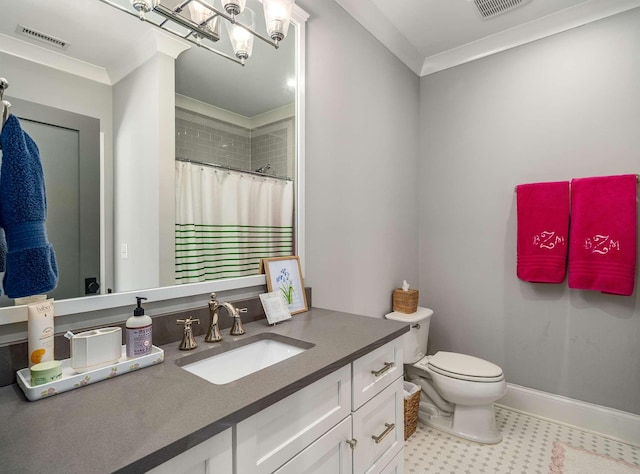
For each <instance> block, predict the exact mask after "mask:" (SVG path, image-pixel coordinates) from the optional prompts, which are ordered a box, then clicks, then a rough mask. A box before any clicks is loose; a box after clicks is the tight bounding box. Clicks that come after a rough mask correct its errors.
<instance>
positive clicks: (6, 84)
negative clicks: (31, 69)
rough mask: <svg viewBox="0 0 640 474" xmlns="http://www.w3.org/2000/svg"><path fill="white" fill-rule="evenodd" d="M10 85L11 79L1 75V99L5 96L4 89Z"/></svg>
mask: <svg viewBox="0 0 640 474" xmlns="http://www.w3.org/2000/svg"><path fill="white" fill-rule="evenodd" d="M8 87H9V81H7V80H6V79H5V78H4V77H0V100H2V99H3V98H4V91H5V90H6V89H7V88H8Z"/></svg>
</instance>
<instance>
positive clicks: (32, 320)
mask: <svg viewBox="0 0 640 474" xmlns="http://www.w3.org/2000/svg"><path fill="white" fill-rule="evenodd" d="M27 313H28V320H27V331H28V333H29V334H28V336H29V343H28V346H29V367H31V366H32V365H34V364H39V363H41V362H49V361H52V360H53V336H54V333H53V299H49V300H46V301H40V302H37V303H31V304H29V305H27Z"/></svg>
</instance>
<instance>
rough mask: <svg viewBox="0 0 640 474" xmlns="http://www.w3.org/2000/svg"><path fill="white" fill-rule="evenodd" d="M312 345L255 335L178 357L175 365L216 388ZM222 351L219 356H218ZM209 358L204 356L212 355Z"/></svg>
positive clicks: (294, 340) (277, 336)
mask: <svg viewBox="0 0 640 474" xmlns="http://www.w3.org/2000/svg"><path fill="white" fill-rule="evenodd" d="M310 347H313V344H310V343H308V342H304V341H298V340H297V339H291V338H288V337H285V336H280V335H278V334H269V333H267V334H259V335H257V336H254V337H252V338H249V339H246V340H244V341H238V342H237V344H233V345H232V346H230V347H228V348H227V349H222V348H216V349H211V350H210V351H206V352H201V353H198V354H193V355H190V356H186V357H182V358H181V359H179V360H178V361H177V363H178V365H179V366H180V367H181V368H183V369H184V370H186V371H187V372H191V373H192V374H194V375H197V376H198V377H201V378H203V379H205V380H208V381H209V382H211V383H213V384H216V385H224V384H226V383H229V382H233V381H234V380H238V379H240V378H242V377H245V376H247V375H249V374H252V373H254V372H257V371H259V370H262V369H264V368H266V367H270V366H272V365H274V364H277V363H278V362H282V361H283V360H286V359H289V358H290V357H293V356H295V355H297V354H300V353H301V352H304V351H306V350H307V349H309V348H310ZM221 350H223V352H220V351H221ZM212 352H213V354H212V355H207V354H208V353H209V354H210V353H212Z"/></svg>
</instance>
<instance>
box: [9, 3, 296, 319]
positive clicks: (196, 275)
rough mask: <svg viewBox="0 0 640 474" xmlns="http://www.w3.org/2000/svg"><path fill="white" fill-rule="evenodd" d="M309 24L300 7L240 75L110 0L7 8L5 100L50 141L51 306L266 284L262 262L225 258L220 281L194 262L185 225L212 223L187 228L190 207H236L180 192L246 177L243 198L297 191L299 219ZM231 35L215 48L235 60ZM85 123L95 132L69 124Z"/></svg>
mask: <svg viewBox="0 0 640 474" xmlns="http://www.w3.org/2000/svg"><path fill="white" fill-rule="evenodd" d="M116 3H119V4H121V5H123V6H124V7H127V8H129V4H130V2H129V1H128V0H118V1H117V2H116ZM174 3H177V2H174ZM211 3H213V2H211ZM169 4H170V2H169ZM215 6H216V7H219V4H217V3H216V4H215ZM247 6H248V7H249V8H251V9H252V10H253V11H254V12H255V21H256V24H255V29H256V31H259V32H261V33H264V31H265V28H264V18H263V14H262V5H261V3H260V1H259V0H248V1H247ZM151 15H153V12H152V13H151ZM303 22H304V13H303V12H301V10H299V9H298V8H297V7H296V8H295V10H294V17H293V20H292V25H291V27H290V29H289V33H288V35H287V37H286V38H285V39H284V40H283V41H282V42H281V43H280V45H279V48H278V49H275V48H274V47H273V46H272V45H269V44H267V43H266V42H263V41H261V40H260V39H258V38H256V39H255V40H254V45H253V52H252V55H251V57H250V58H249V59H247V60H246V63H245V65H244V66H241V65H239V64H236V63H235V62H232V61H229V60H228V59H226V58H224V57H221V56H218V55H216V54H214V53H213V52H211V51H209V50H207V49H205V48H198V47H197V46H195V45H194V44H192V43H189V42H187V41H184V40H180V39H178V38H176V37H174V36H173V35H170V34H168V33H166V32H163V31H160V30H159V29H158V28H157V27H155V26H153V25H151V24H150V23H148V22H142V21H139V20H138V19H137V18H135V17H134V16H131V15H128V14H126V13H124V12H122V11H119V10H117V9H116V8H113V7H112V6H110V5H107V4H105V3H103V2H101V1H100V0H59V1H56V2H51V1H49V0H24V1H20V2H11V3H9V4H7V5H5V6H4V7H3V14H2V16H1V17H0V40H1V41H0V76H1V77H5V78H6V79H7V80H8V81H9V84H10V86H9V88H8V89H7V91H6V92H5V98H6V99H8V100H9V101H12V103H13V107H12V109H11V112H12V113H13V114H14V115H15V116H17V117H18V118H20V120H21V124H22V125H23V128H24V129H25V130H26V131H27V133H29V134H30V135H31V136H32V137H34V139H35V140H36V143H38V145H39V147H40V149H41V155H42V161H43V167H44V169H45V176H46V179H47V193H48V205H49V219H48V222H47V228H48V232H49V237H50V240H51V241H52V243H53V245H54V247H55V248H56V252H57V254H58V260H59V263H60V284H59V285H58V288H57V289H56V290H54V291H52V292H50V294H49V296H52V297H55V298H56V299H57V300H70V299H74V298H84V299H85V300H86V299H87V295H94V294H95V295H104V294H107V293H111V292H113V293H122V292H129V291H133V290H142V289H152V288H169V287H174V286H176V285H181V286H182V287H183V288H187V287H188V286H189V284H191V283H194V282H198V281H203V280H210V279H229V278H233V279H235V280H241V279H242V278H243V277H246V276H248V275H253V274H255V273H257V271H256V270H254V266H255V264H254V263H253V262H252V261H250V260H252V259H251V258H250V257H253V260H255V256H256V255H254V254H252V255H246V256H244V259H243V260H242V262H241V264H237V265H236V268H233V271H228V268H227V267H228V265H227V264H225V263H224V261H225V260H228V259H225V258H222V257H219V258H217V261H218V263H216V264H214V265H217V269H215V270H214V271H208V270H207V271H206V272H203V271H201V268H202V266H203V264H202V258H201V259H200V260H198V261H197V262H196V263H192V264H190V262H192V261H193V258H194V256H193V255H192V254H189V253H188V252H186V253H185V252H184V249H187V250H189V249H191V247H190V244H191V243H192V242H193V233H191V234H189V232H191V231H193V228H189V229H186V227H185V226H186V225H187V224H192V225H194V226H196V227H197V228H199V226H203V225H208V224H211V223H210V222H207V221H206V218H205V222H200V221H197V222H195V221H194V222H191V220H193V219H191V220H188V219H187V220H186V221H184V222H183V221H182V220H180V219H182V217H180V215H181V211H184V208H185V206H186V207H187V211H186V214H188V215H189V216H191V217H192V214H193V213H194V211H193V209H192V208H193V207H194V206H195V208H197V210H198V212H201V209H200V208H201V207H203V206H204V207H207V206H208V202H210V201H213V202H219V203H224V204H220V205H221V206H222V205H224V206H225V207H224V209H228V208H229V207H230V206H231V204H233V202H232V201H234V200H237V199H236V198H234V199H229V198H225V199H223V198H221V197H219V196H217V197H212V199H211V200H209V199H205V200H204V201H205V202H204V203H203V204H195V205H194V204H193V203H191V202H190V201H189V200H188V199H187V200H185V199H184V198H181V197H180V195H179V194H180V188H179V186H178V184H179V183H178V181H179V176H181V174H180V173H183V174H184V175H185V176H186V174H187V172H188V173H190V175H189V176H191V179H192V180H196V179H200V178H199V177H196V174H194V173H198V172H199V171H197V170H195V169H196V168H197V169H198V170H205V171H206V172H207V173H209V174H211V175H212V176H213V177H214V178H215V177H217V179H218V181H221V180H223V177H224V176H228V175H232V174H235V175H237V176H239V178H238V179H239V180H244V181H241V184H240V187H242V186H244V184H242V183H245V182H249V181H258V182H261V183H267V182H269V181H271V182H275V183H289V184H288V186H289V188H290V189H291V190H292V193H293V201H292V205H291V207H292V209H296V210H297V209H299V207H300V204H299V202H298V199H299V198H300V193H299V187H300V185H301V176H300V172H301V166H300V157H301V155H302V151H303V150H302V147H301V146H300V145H301V143H303V139H302V137H301V133H300V130H301V124H302V123H303V116H301V110H303V109H302V107H301V105H302V104H301V100H300V98H301V94H302V91H301V90H300V87H297V86H298V84H301V82H302V79H303V78H302V77H300V71H301V70H302V67H303V63H301V61H300V58H301V54H302V53H303V50H302V48H301V45H303V36H302V35H301V34H300V32H301V30H302V31H303V30H304V24H303ZM176 30H178V29H177V28H176ZM220 32H221V39H220V41H218V42H217V43H216V44H215V48H216V49H218V50H219V51H221V52H223V53H225V54H227V55H229V56H233V55H234V52H233V49H232V48H231V45H230V43H229V41H228V38H227V36H226V35H227V32H226V31H225V26H224V25H223V26H222V28H221V31H220ZM74 120H75V121H76V122H78V123H85V122H86V124H85V125H82V126H79V125H78V126H77V127H76V125H69V123H71V122H73V121H74ZM70 121H71V122H70ZM76 122H73V123H76ZM96 130H99V135H98V136H97V139H96ZM87 137H89V138H87ZM65 147H66V148H65ZM87 147H88V148H87ZM49 150H53V151H51V152H49ZM66 150H73V153H72V154H70V153H67V151H66ZM70 155H72V156H70ZM52 157H53V158H52ZM64 160H66V161H69V162H70V163H71V164H72V166H73V168H72V169H71V171H65V170H66V168H63V167H62V162H63V161H64ZM209 164H213V165H217V166H209ZM234 169H238V170H244V171H245V173H237V172H236V171H234ZM50 177H51V180H52V182H53V180H60V184H52V183H50ZM214 178H212V179H213V180H214V181H215V179H214ZM74 183H75V184H76V186H73V184H74ZM261 192H264V191H261ZM252 193H253V191H252ZM263 196H264V195H263ZM262 200H263V201H265V202H266V200H265V199H262ZM186 201H189V202H188V203H187V204H188V205H187V204H185V202H186ZM278 203H279V201H278ZM278 205H281V203H279V204H278ZM189 206H191V208H189ZM283 212H284V213H285V214H286V213H287V211H286V206H285V211H283ZM265 213H267V210H265V209H261V210H260V215H263V214H265ZM299 220H300V216H299V215H298V214H295V213H294V214H293V215H292V218H291V228H292V230H291V232H290V236H289V237H288V239H289V244H288V245H289V247H287V246H286V245H283V246H282V247H283V250H281V252H284V253H285V254H286V253H300V245H298V244H297V239H298V238H299V237H300V235H301V234H302V228H301V227H300V224H299ZM257 224H258V225H261V224H262V223H261V222H257ZM277 224H278V223H277V222H276V224H274V225H273V227H278V225H277ZM98 228H99V229H100V230H99V231H97V229H98ZM185 229H186V230H185ZM187 231H189V232H187ZM185 235H186V237H184V236H185ZM234 235H235V236H236V240H237V235H238V234H234ZM181 239H182V240H181ZM189 239H191V240H189ZM276 240H277V241H280V240H282V239H280V237H278V238H277V239H276ZM285 240H286V239H285ZM220 245H222V247H224V245H223V244H218V246H219V247H220ZM65 248H66V250H65ZM58 249H60V250H58ZM74 252H75V253H74ZM204 253H205V254H206V253H207V252H204ZM209 253H210V252H209ZM280 254H282V253H280ZM275 255H278V254H268V255H263V256H275ZM206 258H207V257H206V256H205V257H204V259H205V260H206ZM88 262H89V263H88ZM220 262H223V263H220ZM206 265H210V263H206ZM256 269H257V267H256ZM205 273H209V275H208V276H207V275H204V274H205ZM211 274H214V276H213V277H211ZM203 275H204V276H203ZM252 281H255V279H254V280H252ZM185 284H187V285H186V286H185ZM238 285H240V286H242V282H241V281H239V282H238ZM199 288H200V287H197V289H194V292H197V291H202V290H201V289H199ZM187 293H188V289H182V290H181V294H183V295H184V294H187ZM89 297H91V296H89ZM102 304H103V305H105V303H102ZM10 305H14V301H13V300H11V299H9V298H7V297H6V296H4V295H3V296H2V297H0V306H10ZM0 311H6V310H0ZM0 319H2V318H1V317H0Z"/></svg>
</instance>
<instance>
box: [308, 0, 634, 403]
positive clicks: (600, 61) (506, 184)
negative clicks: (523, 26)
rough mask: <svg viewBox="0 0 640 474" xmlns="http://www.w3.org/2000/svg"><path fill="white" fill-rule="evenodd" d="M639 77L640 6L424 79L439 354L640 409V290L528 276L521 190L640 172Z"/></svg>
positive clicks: (425, 269)
mask: <svg viewBox="0 0 640 474" xmlns="http://www.w3.org/2000/svg"><path fill="white" fill-rule="evenodd" d="M639 84H640V9H635V10H633V11H631V12H628V13H624V14H620V15H617V16H614V17H611V18H608V19H605V20H602V21H599V22H596V23H592V24H590V25H587V26H584V27H581V28H577V29H575V30H572V31H568V32H566V33H562V34H559V35H556V36H553V37H550V38H547V39H544V40H540V41H537V42H535V43H531V44H528V45H525V46H521V47H519V48H516V49H512V50H509V51H507V52H504V53H501V54H498V55H494V56H491V57H488V58H486V59H482V60H479V61H475V62H472V63H469V64H466V65H462V66H459V67H456V68H453V69H449V70H447V71H443V72H440V73H438V74H435V75H431V76H426V77H424V78H422V79H421V81H420V86H421V90H420V113H421V121H420V122H421V123H420V135H421V141H420V163H419V177H420V196H419V200H420V205H419V206H420V208H419V216H420V290H421V292H420V299H421V304H422V305H426V306H429V307H431V308H433V309H434V310H435V316H434V319H433V320H432V325H431V328H432V329H431V338H430V339H431V343H430V348H429V353H434V352H435V351H437V350H443V349H444V350H453V351H458V352H463V353H467V354H472V355H476V356H479V357H482V358H486V359H488V360H491V361H493V362H495V363H497V364H499V365H500V366H502V367H503V368H504V370H505V372H506V375H507V380H508V381H509V382H511V383H516V384H520V385H524V386H527V387H532V388H535V389H539V390H543V391H546V392H551V393H555V394H560V395H564V396H568V397H571V398H575V399H579V400H585V401H588V402H592V403H596V404H601V405H605V406H609V407H613V408H618V409H621V410H625V411H628V412H632V413H640V311H639V303H638V294H637V293H638V288H637V287H636V293H635V294H634V296H632V297H622V296H611V295H603V294H600V293H597V292H589V291H580V290H570V289H568V288H567V286H566V284H563V285H546V284H531V283H525V282H522V281H519V280H518V279H517V278H516V276H515V266H516V261H515V256H516V239H515V237H516V218H515V210H516V207H515V193H514V186H515V185H517V184H519V183H527V182H536V181H555V180H566V179H571V178H573V177H584V176H599V175H610V174H622V173H640V158H639V150H640V86H639ZM311 250H312V251H313V248H312V249H311Z"/></svg>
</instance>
